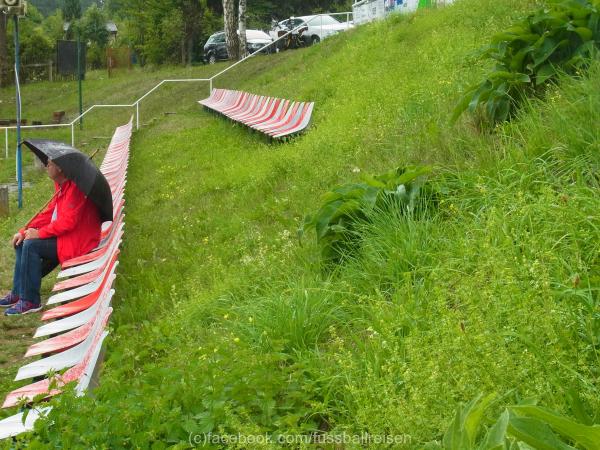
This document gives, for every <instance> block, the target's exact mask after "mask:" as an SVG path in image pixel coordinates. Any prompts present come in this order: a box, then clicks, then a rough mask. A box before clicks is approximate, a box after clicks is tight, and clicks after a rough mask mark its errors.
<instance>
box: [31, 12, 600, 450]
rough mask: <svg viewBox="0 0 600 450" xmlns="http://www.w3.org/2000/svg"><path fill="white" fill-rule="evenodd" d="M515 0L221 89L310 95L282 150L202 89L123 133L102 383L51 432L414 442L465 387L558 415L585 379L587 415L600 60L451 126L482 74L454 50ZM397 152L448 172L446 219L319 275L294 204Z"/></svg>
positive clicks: (105, 438) (373, 229)
mask: <svg viewBox="0 0 600 450" xmlns="http://www.w3.org/2000/svg"><path fill="white" fill-rule="evenodd" d="M525 8H527V5H526V4H523V2H518V1H512V0H505V1H502V2H498V1H491V0H486V1H473V0H465V1H463V2H459V3H457V4H456V5H455V6H454V7H452V8H448V9H446V10H442V11H437V12H432V13H429V14H420V15H417V16H414V17H410V18H394V19H392V20H389V21H386V22H385V23H378V24H374V25H369V26H366V27H361V28H359V29H357V30H355V31H353V32H351V33H348V34H346V35H343V36H339V37H338V38H336V39H332V40H330V41H328V42H324V43H323V44H322V45H320V46H317V47H314V48H311V49H307V50H304V51H299V52H294V53H292V52H290V53H288V54H287V55H279V57H280V58H281V64H280V65H276V66H274V67H272V68H270V70H267V69H268V68H265V67H264V65H263V61H256V62H254V63H252V64H251V65H250V66H248V67H247V68H246V69H245V70H246V71H245V72H244V73H243V74H234V75H232V76H231V78H230V79H229V80H226V81H224V82H223V86H226V87H236V88H244V89H248V90H250V91H253V92H259V93H265V94H270V95H281V96H286V97H289V98H298V99H312V100H315V101H316V102H317V109H316V111H315V116H314V119H313V125H312V128H311V130H310V132H308V133H307V134H305V135H304V136H302V137H299V138H297V139H295V140H294V141H292V142H291V143H287V144H283V145H277V144H269V143H268V142H267V141H266V140H264V139H263V138H261V137H260V136H259V135H256V134H252V133H249V132H248V130H246V129H243V128H241V127H239V126H235V125H232V124H230V123H228V122H226V121H225V120H222V119H219V118H215V117H214V116H211V115H209V114H207V113H205V112H201V111H199V110H198V108H197V107H196V105H194V104H193V101H194V100H196V98H197V97H198V96H197V95H193V94H192V95H186V96H185V97H184V98H183V97H182V98H178V100H179V103H180V105H179V108H178V109H177V111H178V114H177V115H176V116H167V117H166V118H165V119H164V120H163V121H161V122H159V123H155V124H153V125H152V126H149V127H145V128H144V129H143V130H142V131H140V132H139V133H138V134H136V136H135V139H134V146H133V153H132V161H131V166H130V176H129V184H128V192H127V195H128V207H127V239H126V240H125V243H124V247H123V252H122V255H123V256H122V264H121V266H120V269H119V272H120V277H119V279H118V284H117V298H116V300H115V302H114V304H115V314H114V318H113V322H112V328H113V333H112V334H111V337H110V341H109V346H108V361H107V364H106V366H105V370H104V372H103V377H102V384H101V386H100V388H99V389H98V390H97V391H96V394H95V398H94V399H92V398H86V399H84V400H83V401H77V402H74V401H73V400H72V399H71V398H70V397H69V396H68V395H64V396H62V397H61V402H63V403H64V405H63V408H60V409H58V410H57V411H56V414H55V415H54V416H53V419H54V421H55V425H54V426H53V427H50V428H48V429H47V431H40V432H41V435H40V439H41V441H42V442H45V441H47V440H48V439H50V440H52V441H54V440H55V441H59V442H61V444H62V445H63V446H66V447H72V446H76V445H80V446H82V447H90V446H91V445H92V443H96V444H105V445H106V446H107V447H110V448H117V447H120V446H125V447H138V446H139V447H147V446H148V443H149V442H155V443H156V446H157V447H156V448H160V447H161V446H163V445H165V444H169V443H171V444H175V443H177V442H181V445H180V446H181V447H185V446H186V444H185V443H186V442H187V439H188V433H190V432H205V431H209V430H213V431H214V432H217V431H219V432H229V433H238V432H240V433H243V434H260V433H263V432H273V433H276V434H278V433H297V432H306V431H311V430H315V429H317V428H319V429H330V430H333V431H335V432H342V431H346V432H349V433H360V432H365V431H368V432H369V433H371V434H404V433H405V434H408V435H410V436H411V437H412V444H413V446H414V447H418V446H419V445H420V444H421V443H423V442H425V441H428V440H431V439H435V438H439V437H440V436H441V434H442V433H443V430H444V429H445V427H446V426H447V424H448V422H449V418H450V417H451V416H452V415H453V413H454V409H455V407H456V405H457V403H458V402H460V401H466V400H468V399H470V398H472V397H473V396H474V395H475V394H476V393H478V392H486V393H487V392H497V393H499V394H500V396H501V397H500V400H499V401H498V402H497V404H496V405H495V407H494V411H493V412H497V411H499V410H500V408H502V407H503V406H504V405H506V404H510V403H512V402H515V401H516V400H518V399H520V398H523V397H529V396H533V397H537V398H538V399H539V400H540V402H541V403H542V404H544V405H546V406H549V407H551V408H555V409H557V410H560V411H562V412H565V413H569V407H568V403H567V401H566V393H567V390H568V389H569V388H574V389H575V390H577V391H578V392H579V393H580V395H581V396H582V397H583V399H584V401H585V402H586V403H587V404H589V406H590V408H591V409H592V411H596V412H598V411H600V404H599V400H598V398H600V397H599V396H598V395H597V390H596V387H595V383H596V377H597V374H596V373H595V372H594V371H593V367H594V366H597V364H598V359H597V355H596V353H595V351H594V349H593V346H590V345H589V343H588V342H587V341H586V339H590V338H591V336H592V331H593V330H592V327H593V326H595V325H594V324H595V322H593V321H592V319H591V316H590V314H587V313H586V311H585V309H584V307H583V306H582V305H583V304H584V302H582V301H581V300H585V301H589V302H593V301H595V300H596V297H594V296H595V295H596V294H594V291H593V289H597V284H598V279H597V278H594V277H593V273H594V271H595V272H596V273H597V270H598V264H599V262H598V242H599V239H598V238H599V237H600V236H599V232H598V229H599V226H598V225H599V224H598V217H597V213H596V212H597V210H598V208H599V207H600V204H599V203H600V202H599V200H598V196H597V195H595V193H596V191H595V190H596V189H597V187H598V186H597V184H598V180H597V179H596V178H594V172H595V171H597V168H598V163H599V158H598V147H599V144H598V142H599V139H598V138H599V136H598V130H597V127H595V126H594V124H596V123H598V119H599V117H598V114H599V113H598V111H600V87H599V86H598V84H597V81H595V80H597V76H598V72H599V70H598V68H595V69H594V73H593V74H592V76H591V77H590V79H584V80H579V81H575V82H567V83H565V85H564V86H563V87H561V88H560V89H558V88H557V89H556V90H554V91H553V92H551V93H550V94H549V96H548V99H547V100H548V101H546V102H539V103H535V104H533V105H531V107H530V108H528V110H527V111H526V112H525V113H524V114H523V117H521V118H520V119H519V120H518V121H516V122H515V124H514V125H511V126H505V127H503V128H499V129H498V130H496V133H494V134H490V135H483V134H479V133H477V132H475V131H474V130H473V128H472V127H471V126H470V125H469V122H468V121H465V122H464V123H463V124H462V125H460V126H458V127H457V128H450V127H448V125H447V117H448V114H449V111H450V110H451V108H452V105H453V103H454V102H455V100H456V96H457V92H458V91H460V90H461V89H462V88H463V87H464V85H466V84H468V83H469V82H470V81H472V80H474V79H476V78H477V77H478V76H479V74H480V73H481V71H482V70H483V68H482V67H478V66H477V65H474V64H470V63H465V60H466V57H467V56H468V54H469V53H470V52H471V51H472V50H473V49H475V48H477V47H478V46H479V45H481V44H482V43H484V42H485V41H486V40H487V39H488V36H489V35H490V34H492V33H493V32H494V31H496V30H498V29H501V28H504V27H505V26H506V25H507V24H508V23H510V22H511V20H512V19H513V18H514V17H515V16H518V15H519V14H520V12H521V11H523V10H524V9H525ZM249 73H250V75H248V74H249ZM182 100H184V101H182ZM409 163H431V164H434V165H436V166H437V167H438V171H437V172H438V180H439V181H438V182H439V183H440V184H442V185H444V187H445V188H446V190H447V192H448V194H447V196H446V197H445V198H444V202H443V203H442V205H441V211H440V215H439V217H438V218H436V219H434V220H430V221H427V222H421V223H411V222H406V221H401V220H398V218H397V217H395V216H394V214H387V215H381V216H378V217H375V218H374V223H373V225H372V226H370V227H369V228H368V229H366V230H365V237H364V241H363V245H362V251H361V255H360V257H358V258H356V260H355V261H353V262H351V263H350V264H348V265H347V266H346V267H344V268H343V269H342V270H341V271H340V273H339V274H338V275H337V276H336V277H334V278H332V279H327V280H323V279H322V277H321V274H320V271H319V267H318V262H317V260H316V253H317V252H316V249H315V248H314V247H313V245H312V244H311V243H310V242H308V245H305V246H303V247H298V246H297V244H296V241H295V237H294V235H295V229H296V228H297V225H298V223H299V222H300V220H301V217H302V216H303V215H304V214H306V213H307V212H310V211H312V210H314V209H315V208H316V205H317V204H318V203H317V202H318V196H319V195H320V193H322V192H323V191H324V190H325V189H326V188H327V187H329V186H331V185H332V184H333V183H336V182H342V181H347V180H349V179H356V178H358V177H359V174H356V173H355V172H356V169H357V168H358V169H360V170H361V171H363V172H369V173H378V172H380V171H384V170H388V169H389V168H390V167H392V166H396V165H398V164H400V165H402V164H409ZM576 280H579V281H578V282H577V281H576ZM596 301H597V300H596ZM492 416H493V414H492V415H491V416H490V417H492ZM92 417H93V419H91V418H92Z"/></svg>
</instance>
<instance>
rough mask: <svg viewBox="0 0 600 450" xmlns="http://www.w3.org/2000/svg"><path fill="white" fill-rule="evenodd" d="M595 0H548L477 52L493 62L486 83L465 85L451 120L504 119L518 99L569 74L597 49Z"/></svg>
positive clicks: (599, 21)
mask: <svg viewBox="0 0 600 450" xmlns="http://www.w3.org/2000/svg"><path fill="white" fill-rule="evenodd" d="M598 4H599V2H598V0H592V1H591V2H590V1H588V0H553V1H551V2H549V6H548V7H545V8H541V9H539V10H537V11H536V12H535V13H533V14H530V15H529V16H527V17H526V18H525V19H524V20H521V21H520V22H518V23H516V24H515V25H513V26H512V27H510V28H509V29H507V30H506V31H505V32H503V33H499V34H497V35H496V36H494V37H493V38H492V43H491V44H490V45H489V46H487V47H485V48H484V49H483V50H482V51H481V57H483V58H489V59H492V60H493V61H495V63H496V65H495V67H494V70H492V72H491V73H490V74H489V75H488V76H487V77H486V79H485V80H484V81H483V82H481V83H479V84H477V85H475V86H473V87H471V88H470V89H468V90H467V92H466V93H465V94H464V96H463V98H462V99H461V101H460V102H459V104H458V105H457V106H456V108H455V110H454V113H453V116H452V120H453V121H456V119H458V117H459V116H460V115H461V114H462V113H463V112H464V111H465V110H469V111H470V112H475V111H478V112H479V113H480V114H481V116H482V118H483V120H484V122H489V123H492V124H494V123H497V122H502V121H505V120H507V119H509V118H510V117H511V116H512V115H513V114H514V112H515V110H516V109H517V107H518V105H519V104H520V103H521V102H522V100H523V99H524V98H526V97H528V96H532V95H536V94H539V93H540V92H543V89H544V88H545V87H546V86H547V85H548V83H549V82H550V81H552V80H554V79H556V77H557V75H558V74H559V73H560V72H566V73H568V74H574V73H576V72H577V71H578V70H579V69H581V68H582V67H583V66H585V65H586V64H587V63H588V61H589V60H590V58H591V57H592V56H593V55H594V54H595V51H596V50H597V48H598V46H599V45H600V14H599V13H598V9H597V8H598Z"/></svg>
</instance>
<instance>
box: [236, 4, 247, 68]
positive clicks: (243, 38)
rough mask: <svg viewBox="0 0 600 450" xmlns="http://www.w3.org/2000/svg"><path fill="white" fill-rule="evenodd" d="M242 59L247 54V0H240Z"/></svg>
mask: <svg viewBox="0 0 600 450" xmlns="http://www.w3.org/2000/svg"><path fill="white" fill-rule="evenodd" d="M239 13H240V15H239V19H238V21H239V25H240V27H239V29H240V59H242V58H243V57H245V56H246V53H247V51H248V50H247V48H246V0H239Z"/></svg>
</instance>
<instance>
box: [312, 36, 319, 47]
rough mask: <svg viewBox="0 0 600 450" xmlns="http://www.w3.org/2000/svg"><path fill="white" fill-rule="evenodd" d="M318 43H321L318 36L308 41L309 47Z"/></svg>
mask: <svg viewBox="0 0 600 450" xmlns="http://www.w3.org/2000/svg"><path fill="white" fill-rule="evenodd" d="M319 42H321V38H319V36H317V35H315V36H313V37H312V38H311V39H310V45H315V44H318V43H319Z"/></svg>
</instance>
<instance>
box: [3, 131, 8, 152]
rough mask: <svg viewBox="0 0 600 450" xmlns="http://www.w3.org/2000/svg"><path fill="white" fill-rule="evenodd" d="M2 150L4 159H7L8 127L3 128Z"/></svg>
mask: <svg viewBox="0 0 600 450" xmlns="http://www.w3.org/2000/svg"><path fill="white" fill-rule="evenodd" d="M4 152H5V153H6V159H8V128H5V129H4Z"/></svg>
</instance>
